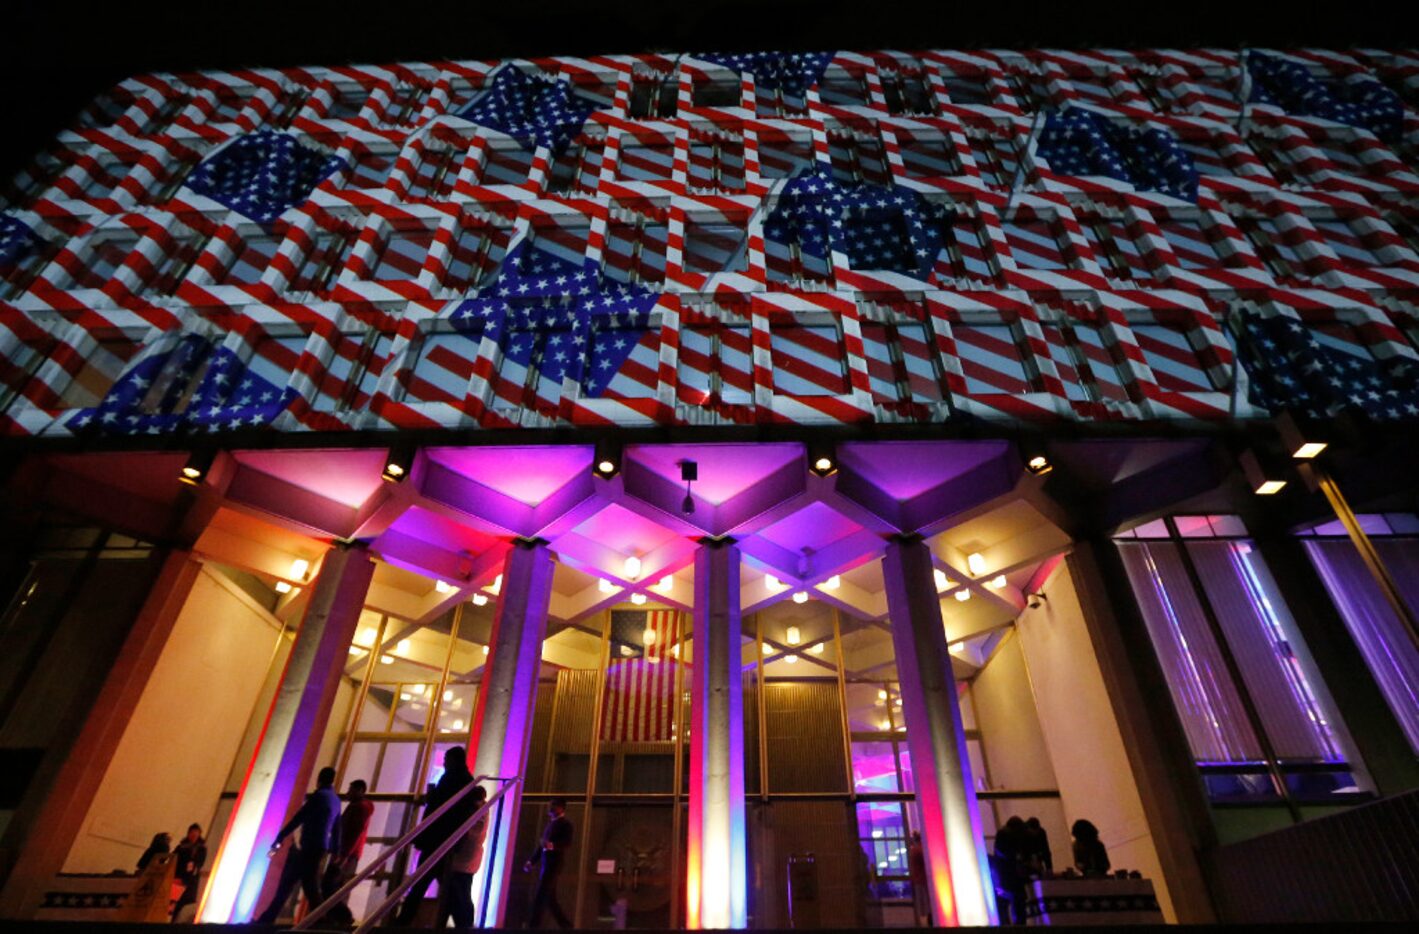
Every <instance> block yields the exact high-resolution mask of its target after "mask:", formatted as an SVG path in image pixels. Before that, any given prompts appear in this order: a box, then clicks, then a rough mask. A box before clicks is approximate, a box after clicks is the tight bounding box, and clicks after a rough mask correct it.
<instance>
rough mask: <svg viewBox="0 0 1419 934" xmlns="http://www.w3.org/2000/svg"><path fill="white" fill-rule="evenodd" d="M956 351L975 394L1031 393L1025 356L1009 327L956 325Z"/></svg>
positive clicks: (954, 330) (971, 389)
mask: <svg viewBox="0 0 1419 934" xmlns="http://www.w3.org/2000/svg"><path fill="white" fill-rule="evenodd" d="M952 330H953V333H954V336H955V339H956V352H957V354H958V355H959V357H960V361H961V369H962V370H963V371H964V373H965V377H966V392H968V393H971V394H972V395H990V394H994V393H1009V394H1013V395H1019V394H1021V393H1027V392H1031V391H1032V390H1033V388H1034V387H1033V386H1031V384H1030V382H1029V374H1028V373H1027V371H1026V370H1025V360H1024V355H1023V353H1022V352H1021V350H1020V346H1019V344H1017V343H1016V342H1015V333H1014V329H1013V328H1012V327H1011V326H1010V325H1008V324H975V325H967V324H962V325H956V326H955V327H954V328H953V329H952Z"/></svg>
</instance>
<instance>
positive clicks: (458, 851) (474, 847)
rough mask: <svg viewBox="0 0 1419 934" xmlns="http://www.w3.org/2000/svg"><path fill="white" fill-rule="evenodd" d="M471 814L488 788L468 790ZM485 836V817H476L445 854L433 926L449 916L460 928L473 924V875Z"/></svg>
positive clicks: (443, 924) (444, 922) (440, 926)
mask: <svg viewBox="0 0 1419 934" xmlns="http://www.w3.org/2000/svg"><path fill="white" fill-rule="evenodd" d="M468 797H469V803H470V806H471V808H470V812H469V816H470V817H471V816H472V815H473V813H475V812H476V811H477V810H478V809H479V808H481V807H482V806H483V802H485V801H487V800H488V792H487V791H486V790H484V789H483V787H482V786H481V785H480V786H478V787H477V788H474V789H473V790H472V791H470V792H469V793H468ZM487 836H488V818H487V817H486V816H484V817H481V818H479V819H478V822H477V823H476V824H474V825H473V826H472V828H471V829H469V831H468V832H467V833H466V834H464V835H463V839H462V840H459V841H458V843H457V844H456V845H455V846H454V848H453V850H452V851H451V852H450V853H449V854H448V874H447V875H446V876H445V877H444V883H443V886H442V890H441V893H440V894H441V897H440V898H439V917H438V924H436V925H435V927H436V928H437V929H438V930H440V931H442V930H443V929H444V928H445V927H446V926H447V925H448V919H449V918H452V919H453V926H454V927H455V928H457V929H458V930H460V931H468V930H472V928H473V876H474V875H476V874H477V872H478V867H480V866H482V865H483V840H484V838H486V837H487Z"/></svg>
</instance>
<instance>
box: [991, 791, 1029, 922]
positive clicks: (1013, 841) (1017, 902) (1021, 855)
mask: <svg viewBox="0 0 1419 934" xmlns="http://www.w3.org/2000/svg"><path fill="white" fill-rule="evenodd" d="M1028 835H1029V831H1028V830H1027V829H1026V828H1025V822H1024V821H1023V820H1021V819H1020V818H1018V817H1012V818H1010V819H1009V820H1008V821H1006V822H1005V826H1004V827H1001V828H1000V829H999V830H997V831H996V832H995V854H994V858H993V859H992V860H991V867H992V869H993V870H994V872H995V885H996V888H997V889H998V890H999V891H1001V892H1003V893H1004V894H1005V897H1006V898H1008V899H1009V900H1010V920H1009V922H1007V923H1010V924H1024V923H1025V849H1026V848H1027V847H1028V846H1029V836H1028ZM1001 921H1002V922H1004V921H1005V919H1004V918H1002V919H1001Z"/></svg>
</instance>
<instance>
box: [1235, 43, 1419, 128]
mask: <svg viewBox="0 0 1419 934" xmlns="http://www.w3.org/2000/svg"><path fill="white" fill-rule="evenodd" d="M1246 66H1247V74H1248V75H1250V76H1251V79H1252V80H1251V99H1252V100H1253V101H1255V102H1256V103H1259V104H1271V105H1273V106H1276V107H1280V108H1281V109H1282V110H1284V111H1286V112H1287V113H1291V114H1298V115H1300V116H1308V117H1323V118H1325V119H1327V120H1334V121H1336V122H1337V123H1344V124H1346V125H1348V126H1357V127H1362V128H1363V129H1366V130H1369V131H1370V132H1371V133H1374V134H1375V135H1376V136H1378V137H1379V138H1380V139H1382V140H1385V141H1386V142H1391V143H1393V142H1398V141H1399V140H1400V137H1401V136H1403V134H1404V101H1403V100H1402V99H1401V98H1400V96H1399V95H1398V94H1396V93H1395V92H1394V91H1392V90H1391V89H1389V88H1387V87H1385V85H1383V84H1381V83H1380V82H1379V80H1377V79H1376V78H1374V77H1372V76H1370V75H1352V76H1350V77H1349V78H1346V79H1345V80H1343V81H1342V80H1323V79H1321V78H1319V77H1317V76H1315V75H1313V74H1311V72H1310V69H1308V68H1306V66H1305V65H1302V64H1301V63H1300V62H1296V61H1292V60H1290V59H1285V58H1281V57H1280V56H1277V55H1266V54H1264V53H1261V52H1256V51H1251V50H1248V52H1247V54H1246Z"/></svg>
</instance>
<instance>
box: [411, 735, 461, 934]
mask: <svg viewBox="0 0 1419 934" xmlns="http://www.w3.org/2000/svg"><path fill="white" fill-rule="evenodd" d="M472 781H473V773H472V772H470V771H468V750H466V749H464V748H463V747H462V746H452V747H450V748H449V749H448V751H447V752H445V753H444V754H443V775H442V776H441V777H440V778H439V780H438V784H437V785H435V786H434V787H433V788H431V789H429V793H428V794H427V795H425V796H424V817H425V818H426V819H427V818H428V816H429V815H430V814H432V813H433V812H434V811H437V810H438V809H439V808H440V807H442V806H443V805H444V804H446V803H447V802H448V801H449V799H451V798H452V797H453V796H454V795H456V794H458V793H459V792H460V791H462V790H463V789H464V788H466V787H467V786H468V785H469V784H470V783H471V782H472ZM472 798H473V792H471V791H470V792H469V793H468V794H466V795H464V796H463V798H461V799H460V800H459V803H458V804H456V805H454V806H453V807H451V808H449V809H448V810H447V811H446V812H445V813H444V814H443V816H442V817H440V818H439V819H438V820H436V821H434V822H433V823H432V824H430V825H429V826H427V827H425V828H424V829H423V831H421V832H420V833H419V835H418V836H417V837H415V838H414V849H416V850H418V851H419V865H421V866H422V865H423V864H424V862H425V861H426V860H427V859H429V858H430V857H431V856H432V855H433V853H434V851H435V850H437V849H438V848H439V844H441V843H443V842H444V841H445V840H447V839H448V838H449V837H451V836H452V835H453V833H454V831H456V830H457V829H458V828H459V827H461V826H462V825H463V822H464V821H466V820H467V819H468V818H469V817H471V816H472V815H473V810H472V809H470V808H469V803H470V801H471V800H472ZM447 868H448V854H444V857H443V859H441V860H439V862H438V865H436V866H434V867H433V868H432V869H431V870H429V871H428V872H426V873H424V875H423V877H422V878H420V879H419V881H418V882H415V883H414V885H413V887H411V888H410V889H409V891H408V893H407V894H406V895H405V896H404V904H402V905H400V906H399V914H398V915H397V916H396V917H395V924H396V925H397V926H401V927H409V926H410V925H411V924H412V923H413V921H414V917H415V916H416V915H417V914H418V913H419V905H420V904H421V903H422V902H423V900H424V894H425V893H426V892H428V890H429V886H431V885H433V884H434V882H436V881H437V882H439V886H440V887H442V886H443V882H442V876H443V874H444V872H445V871H446V870H447Z"/></svg>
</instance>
